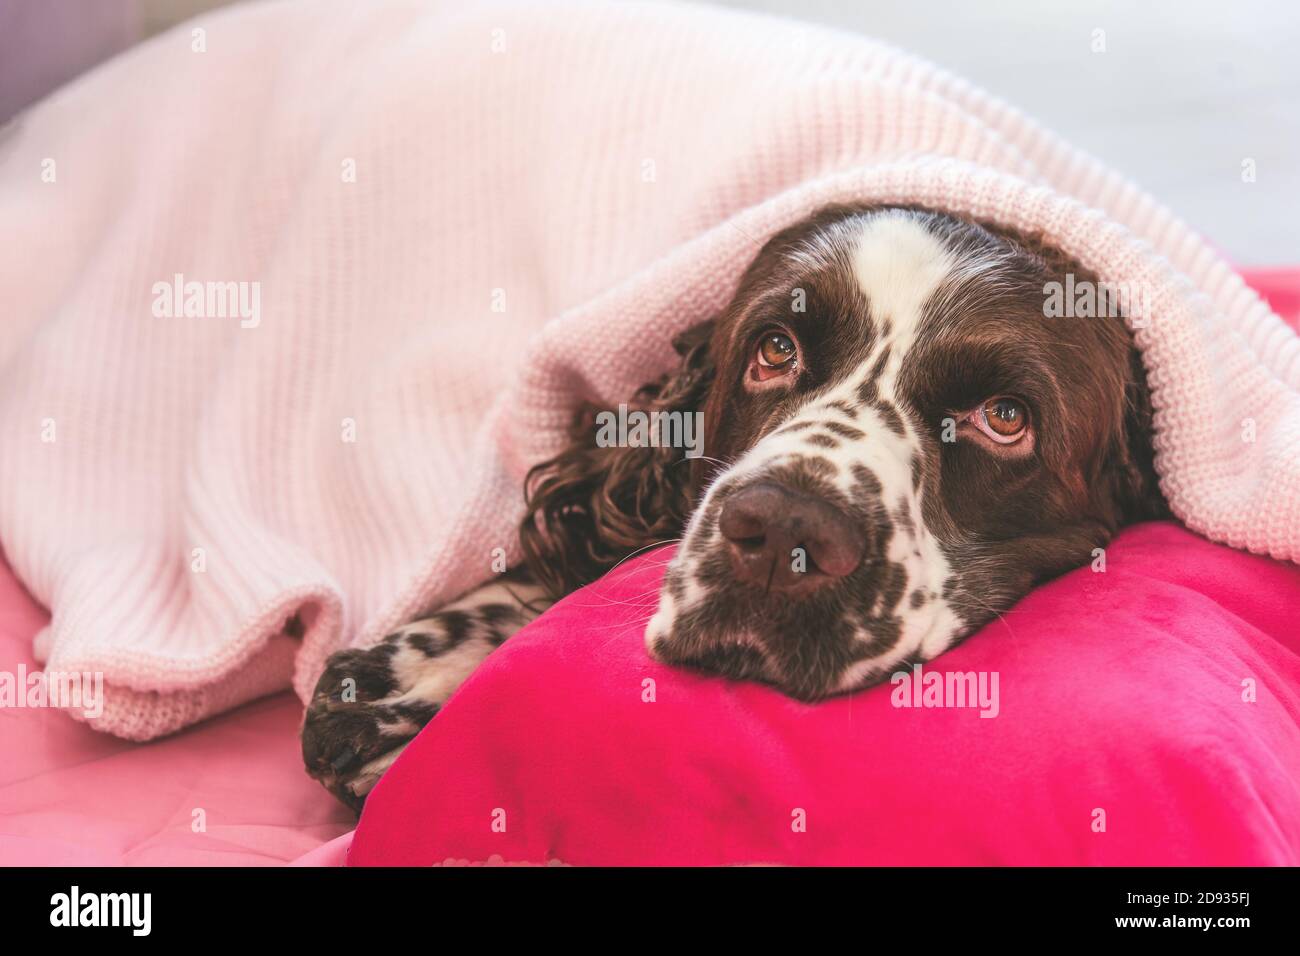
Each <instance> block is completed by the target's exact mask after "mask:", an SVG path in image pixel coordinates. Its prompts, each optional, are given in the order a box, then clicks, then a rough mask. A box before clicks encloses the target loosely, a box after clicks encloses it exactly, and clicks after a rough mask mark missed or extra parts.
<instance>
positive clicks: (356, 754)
mask: <svg viewBox="0 0 1300 956" xmlns="http://www.w3.org/2000/svg"><path fill="white" fill-rule="evenodd" d="M525 614H526V611H525V610H523V609H521V608H519V607H512V606H510V605H506V604H501V603H490V604H476V605H474V606H473V607H469V608H464V609H452V610H445V611H439V612H438V613H436V614H434V615H433V616H432V617H429V618H426V619H425V620H422V621H416V622H415V623H413V624H408V625H406V627H404V628H402V629H401V630H400V631H397V632H396V633H394V634H389V635H388V636H387V637H385V638H384V639H383V640H382V641H381V642H379V643H378V644H376V645H375V646H374V647H370V648H366V649H364V650H356V649H349V650H343V651H338V652H336V653H335V654H333V655H331V656H330V658H329V661H328V662H327V663H326V667H325V673H323V674H322V675H321V678H320V680H319V681H317V682H316V689H315V690H314V691H313V692H312V699H311V703H310V704H308V705H307V713H306V715H305V717H304V718H303V726H302V758H303V762H304V763H305V764H306V765H307V772H308V773H309V774H311V775H312V776H313V777H315V778H316V779H317V780H319V781H320V782H321V783H322V784H323V785H324V786H325V789H327V790H329V791H330V793H332V794H334V795H335V796H336V797H338V798H339V799H340V800H342V801H343V802H344V803H346V804H348V806H350V807H353V808H354V809H357V810H360V809H361V805H362V803H363V802H364V801H365V798H366V794H368V793H369V792H370V790H371V788H373V787H374V785H375V784H376V783H377V782H378V781H379V778H380V777H381V776H382V775H383V773H384V771H385V770H387V769H388V768H389V767H390V766H391V765H392V763H393V761H394V760H396V759H397V757H398V755H399V754H401V752H402V750H403V749H404V748H405V747H406V745H407V744H408V743H410V742H411V741H412V740H413V739H414V738H415V735H416V734H418V733H419V732H420V730H421V729H422V728H423V727H424V725H425V724H427V723H428V722H429V721H430V720H432V719H433V717H434V715H435V714H437V713H438V709H439V708H440V707H442V705H443V704H445V703H446V702H447V699H448V698H449V697H451V695H452V693H453V692H454V691H455V690H456V688H457V687H459V686H460V685H461V683H462V682H463V681H464V680H465V678H466V677H468V676H469V675H470V673H471V672H472V671H473V670H474V668H475V667H477V666H478V665H479V664H480V663H482V661H483V659H484V658H485V657H487V656H488V654H490V653H491V652H492V651H493V649H495V648H496V647H498V646H499V645H500V644H501V642H502V641H504V640H505V639H506V637H508V636H509V635H510V634H511V633H513V631H514V630H516V629H517V628H518V627H519V626H520V625H521V624H522V623H524V622H525V621H526V619H527V618H526V616H525Z"/></svg>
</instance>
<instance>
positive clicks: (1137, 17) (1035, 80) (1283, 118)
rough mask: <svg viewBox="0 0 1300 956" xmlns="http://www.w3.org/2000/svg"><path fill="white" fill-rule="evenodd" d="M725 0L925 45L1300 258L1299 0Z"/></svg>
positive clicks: (1250, 254)
mask: <svg viewBox="0 0 1300 956" xmlns="http://www.w3.org/2000/svg"><path fill="white" fill-rule="evenodd" d="M716 2H717V3H718V5H721V6H727V7H736V8H744V9H750V10H761V11H765V12H770V13H778V14H783V15H788V16H798V17H800V18H802V19H805V20H812V21H816V22H819V23H823V24H828V25H832V26H837V27H841V28H845V29H849V30H854V31H858V32H862V33H868V34H871V35H873V36H876V37H879V38H882V39H884V40H887V41H889V42H891V43H893V44H895V45H897V46H900V47H903V48H905V49H908V50H910V51H912V52H913V53H917V54H920V55H921V56H924V57H926V58H927V59H930V60H932V61H935V62H937V63H939V64H940V65H942V66H944V67H946V68H948V69H949V70H952V71H954V72H956V73H959V74H961V75H963V76H965V77H966V78H967V79H969V80H971V81H972V82H975V83H977V84H978V85H980V86H982V87H984V88H985V89H986V90H988V91H990V92H992V93H995V94H997V95H998V96H1000V97H1002V98H1003V99H1005V100H1008V101H1010V102H1011V103H1013V104H1014V105H1016V106H1018V107H1019V108H1020V109H1022V110H1024V111H1025V112H1027V113H1029V114H1030V115H1031V116H1033V117H1035V118H1036V119H1038V120H1039V121H1040V122H1042V123H1043V124H1045V125H1046V126H1049V127H1050V128H1052V129H1054V130H1056V131H1057V132H1058V133H1060V134H1062V135H1063V136H1065V137H1066V138H1067V139H1069V140H1070V141H1071V142H1073V143H1075V144H1077V145H1080V146H1082V147H1084V148H1086V149H1088V150H1089V151H1090V152H1092V153H1093V154H1095V155H1097V156H1099V157H1101V158H1102V159H1104V160H1106V162H1108V163H1109V164H1110V165H1111V166H1113V167H1115V168H1117V169H1120V170H1122V171H1123V172H1125V173H1126V174H1128V175H1129V176H1130V177H1131V178H1133V179H1134V180H1136V181H1137V182H1138V183H1139V184H1140V185H1142V186H1143V187H1145V188H1146V189H1147V190H1148V191H1150V192H1152V193H1154V194H1155V195H1156V196H1157V197H1159V198H1160V199H1161V200H1162V201H1163V202H1164V203H1166V204H1167V205H1169V206H1170V207H1172V208H1173V209H1174V211H1175V212H1176V213H1178V214H1179V215H1180V216H1182V217H1183V218H1184V219H1186V220H1188V221H1189V222H1190V223H1191V224H1192V225H1193V226H1195V227H1196V228H1197V229H1199V230H1200V231H1201V232H1202V233H1203V234H1204V235H1205V236H1207V237H1208V238H1209V239H1210V240H1211V241H1212V242H1214V243H1215V244H1217V245H1218V246H1219V247H1220V248H1221V249H1222V250H1223V251H1224V252H1225V253H1226V254H1227V255H1228V256H1229V257H1231V258H1232V259H1234V260H1235V261H1236V262H1238V263H1240V264H1243V265H1276V264H1283V263H1289V264H1296V263H1300V0H1275V2H1268V0H1245V2H1239V0H1216V2H1208V0H1184V2H1170V0H1128V2H1107V0H1089V2H1083V0H1064V2H1062V0H861V2H848V0H839V2H837V0H716ZM1094 29H1102V30H1105V40H1106V51H1105V52H1104V53H1093V52H1092V50H1091V44H1092V37H1093V30H1094ZM1246 158H1252V159H1254V160H1255V166H1256V176H1257V178H1256V181H1255V182H1254V183H1250V184H1247V183H1243V182H1242V171H1241V164H1242V161H1243V159H1246Z"/></svg>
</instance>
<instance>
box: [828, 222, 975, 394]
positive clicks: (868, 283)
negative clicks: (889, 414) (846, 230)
mask: <svg viewBox="0 0 1300 956" xmlns="http://www.w3.org/2000/svg"><path fill="white" fill-rule="evenodd" d="M852 264H853V276H854V278H855V279H857V282H858V287H859V288H860V289H861V290H862V294H863V295H864V296H865V297H866V299H867V304H868V306H869V308H870V309H871V317H872V320H873V324H874V326H875V329H876V335H877V341H876V345H875V348H874V349H873V350H872V351H873V356H872V360H873V361H874V359H875V357H876V356H878V355H879V354H880V352H881V351H882V350H884V349H886V348H888V349H889V350H890V361H889V362H888V364H887V365H886V367H885V369H884V372H883V374H882V375H881V379H882V381H880V382H878V383H877V384H878V386H879V387H880V388H881V390H882V391H886V392H892V390H893V384H894V379H895V378H896V377H897V375H898V368H899V366H900V365H902V362H903V358H904V356H906V354H907V352H908V350H909V349H910V348H911V347H912V343H913V342H915V341H916V336H917V333H918V331H919V329H920V325H921V317H922V315H924V312H925V303H926V301H927V300H928V299H929V298H930V296H931V295H933V294H934V292H935V290H936V289H938V288H939V286H940V285H942V284H943V282H944V280H945V279H947V278H948V276H949V275H950V274H951V273H952V271H953V268H954V262H953V257H952V255H951V253H949V251H948V249H947V248H946V247H945V246H944V244H943V243H942V242H941V241H940V240H939V238H938V237H937V236H935V235H933V234H932V233H931V232H930V231H929V230H928V229H926V227H925V226H924V225H922V224H921V223H920V222H917V221H916V219H915V218H913V217H912V216H910V215H909V214H907V213H905V212H891V213H882V214H880V215H876V216H872V217H871V218H869V219H867V220H866V221H865V222H864V223H863V224H862V231H861V232H860V233H859V235H858V239H857V244H856V246H855V247H854V249H853V254H852ZM890 397H892V395H891V396H890Z"/></svg>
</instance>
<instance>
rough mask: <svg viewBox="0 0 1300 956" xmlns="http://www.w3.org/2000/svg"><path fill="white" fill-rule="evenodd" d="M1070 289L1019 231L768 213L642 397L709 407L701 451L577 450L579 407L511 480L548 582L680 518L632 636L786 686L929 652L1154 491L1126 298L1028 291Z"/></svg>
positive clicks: (881, 670)
mask: <svg viewBox="0 0 1300 956" xmlns="http://www.w3.org/2000/svg"><path fill="white" fill-rule="evenodd" d="M1054 283H1055V284H1057V285H1056V286H1055V287H1054V286H1053V284H1054ZM1089 284H1091V285H1092V287H1093V288H1094V290H1095V289H1097V288H1098V287H1097V282H1096V277H1095V276H1093V275H1092V274H1090V273H1089V272H1087V271H1086V270H1084V269H1083V268H1082V267H1081V266H1080V265H1079V264H1077V263H1075V262H1073V261H1071V260H1070V259H1069V258H1067V257H1066V256H1064V255H1062V254H1060V253H1059V252H1057V251H1055V250H1053V249H1051V248H1050V247H1047V246H1045V245H1043V244H1042V243H1040V242H1038V241H1036V240H1035V239H1034V238H1033V237H1028V236H1020V235H1015V234H1012V233H1010V232H1008V231H1005V230H997V229H994V228H991V227H985V226H981V225H979V224H976V223H973V222H969V221H966V220H962V219H959V218H955V217H952V216H949V215H945V214H941V213H935V212H930V211H925V210H920V209H900V208H884V209H882V208H872V209H867V208H847V207H836V208H831V209H827V210H824V211H822V212H821V213H819V214H818V215H816V216H814V217H812V218H811V219H809V220H806V221H804V222H801V223H799V224H797V225H795V226H793V227H791V228H789V229H786V230H785V231H783V232H781V233H779V234H777V235H776V236H774V237H773V238H772V239H771V240H770V241H768V242H767V243H766V245H764V246H763V248H762V249H761V251H759V253H758V255H757V257H756V258H755V260H754V262H753V263H752V264H751V266H750V267H749V269H748V270H747V271H746V273H745V275H744V277H743V278H742V280H741V282H740V285H739V287H738V289H737V291H736V294H735V296H734V297H733V299H732V301H731V303H730V305H729V306H728V307H727V308H726V309H725V311H724V312H723V314H722V315H721V316H720V317H718V318H717V319H716V320H714V321H712V322H710V323H706V324H705V325H703V326H700V327H697V328H695V329H693V330H691V331H690V332H689V333H687V334H686V335H684V336H682V337H681V339H679V341H678V343H677V345H678V350H679V351H680V352H681V353H682V354H683V356H684V357H683V362H682V365H681V368H680V369H679V370H678V371H677V372H676V373H675V374H673V375H671V376H669V377H668V378H667V379H665V380H664V381H662V382H659V383H656V384H655V385H652V386H648V387H647V388H646V389H643V390H642V392H641V393H640V395H639V396H638V399H639V404H640V405H641V407H644V408H649V409H653V410H658V411H669V412H674V411H675V412H681V413H684V414H689V413H692V412H695V411H701V410H702V412H703V424H704V429H703V430H704V451H705V453H706V455H705V457H702V458H697V459H695V460H694V461H693V463H692V464H691V465H690V466H689V467H688V466H687V464H686V463H685V462H684V461H683V455H682V451H681V449H680V448H678V449H665V448H661V447H659V448H651V447H622V448H608V447H605V448H601V447H592V440H591V434H592V432H591V417H590V415H591V412H592V410H591V409H588V410H586V412H585V413H584V415H582V416H580V417H579V420H578V423H577V425H576V426H575V431H574V444H573V446H572V447H571V448H570V449H569V450H568V451H566V452H565V453H564V454H562V455H561V456H559V457H558V458H556V459H554V460H553V461H551V462H547V463H545V464H544V465H542V466H539V468H538V469H537V470H536V471H535V472H534V474H533V475H532V476H531V477H530V502H531V505H530V513H529V519H528V520H527V521H526V522H525V525H524V528H523V541H524V546H525V551H526V553H527V554H528V556H529V559H530V562H529V563H530V565H531V566H532V567H533V569H534V571H535V572H536V573H538V574H539V575H540V576H541V577H542V578H543V580H544V581H547V582H548V583H550V584H551V585H552V587H553V590H555V591H557V592H563V591H567V590H570V589H572V587H574V586H576V585H578V584H580V583H583V582H584V581H586V580H590V579H593V578H595V577H596V576H598V575H599V573H601V572H602V571H603V570H605V569H606V568H608V567H610V566H611V565H612V564H614V563H615V562H616V561H618V560H619V559H621V558H622V557H624V556H626V554H627V553H628V552H629V551H631V550H633V549H635V548H640V547H644V546H646V545H649V544H652V543H655V542H657V541H659V540H662V539H664V538H668V537H672V536H674V535H677V534H679V533H682V531H683V529H684V537H683V538H682V541H681V544H680V546H679V547H678V550H677V553H676V555H675V557H674V559H673V560H672V562H671V564H670V565H669V567H668V569H667V572H666V575H665V579H664V583H663V586H662V590H661V592H660V595H659V601H658V606H657V610H656V612H655V613H654V616H653V618H652V619H651V620H650V622H649V625H648V627H647V630H646V643H647V647H648V648H649V651H650V653H651V655H652V656H654V657H656V658H658V659H660V660H663V661H666V662H671V663H678V664H685V665H691V666H696V667H701V668H704V669H707V670H711V671H716V672H721V673H724V674H727V675H730V676H733V677H737V678H747V679H755V680H761V681H765V682H769V683H772V684H775V685H777V686H778V687H780V688H781V689H782V690H783V691H785V692H786V693H788V694H791V695H792V696H795V697H799V698H802V699H816V698H819V697H823V696H826V695H829V694H834V693H837V692H842V691H847V690H852V689H855V688H859V687H864V686H867V685H869V684H871V683H874V682H876V681H878V680H881V679H883V678H884V677H885V676H886V675H888V674H889V673H890V672H892V671H894V670H896V669H897V668H898V667H899V666H900V665H901V664H903V663H904V662H907V661H915V660H928V659H930V658H932V657H934V656H935V655H937V654H939V653H941V652H942V651H944V650H945V649H947V648H948V647H951V646H952V645H953V644H954V643H955V642H956V641H958V640H960V639H961V638H962V637H964V636H966V635H967V634H969V633H970V632H971V631H973V630H974V629H976V628H977V627H979V626H980V625H981V624H983V623H985V622H986V621H988V620H989V619H991V618H992V617H993V616H995V615H997V614H998V613H999V612H1001V611H1003V610H1005V609H1007V608H1009V607H1010V606H1011V605H1012V604H1013V603H1015V601H1017V600H1018V599H1019V598H1020V597H1022V596H1023V595H1024V594H1025V593H1026V592H1027V591H1028V590H1029V589H1030V588H1031V587H1032V586H1033V585H1034V584H1035V583H1037V582H1039V581H1042V580H1045V579H1047V578H1050V577H1052V576H1055V575H1057V574H1060V573H1062V572H1063V571H1066V570H1068V569H1070V568H1073V567H1077V566H1079V565H1082V564H1084V563H1087V562H1088V561H1089V560H1090V558H1091V557H1092V554H1093V549H1095V548H1098V547H1100V546H1102V545H1104V544H1105V543H1106V542H1107V540H1108V539H1109V538H1110V536H1111V535H1112V534H1113V532H1114V531H1115V530H1116V528H1117V527H1118V526H1119V525H1121V524H1123V523H1124V522H1126V521H1132V520H1137V519H1140V518H1144V517H1149V516H1155V515H1157V514H1159V513H1161V512H1162V510H1163V502H1162V501H1161V499H1160V497H1159V492H1158V490H1157V488H1156V480H1155V475H1154V473H1153V471H1152V467H1151V457H1152V456H1151V448H1150V441H1149V429H1150V404H1149V400H1148V396H1147V391H1146V386H1145V382H1144V379H1143V374H1142V366H1141V362H1140V360H1139V358H1138V356H1137V354H1136V352H1135V350H1134V348H1133V345H1132V342H1131V338H1130V336H1129V333H1128V331H1127V329H1126V327H1125V324H1124V320H1123V318H1122V317H1121V316H1117V315H1109V316H1103V317H1075V318H1065V317H1055V316H1052V315H1049V313H1050V312H1051V311H1052V310H1050V309H1048V308H1045V304H1046V303H1047V302H1048V300H1049V297H1050V293H1049V290H1051V289H1053V288H1057V289H1060V288H1061V287H1067V288H1071V289H1083V288H1087V287H1088V285H1089Z"/></svg>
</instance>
